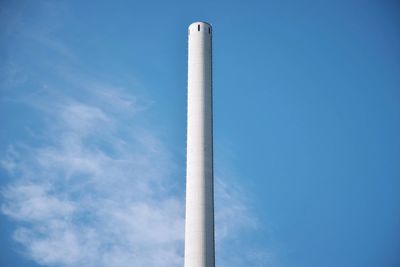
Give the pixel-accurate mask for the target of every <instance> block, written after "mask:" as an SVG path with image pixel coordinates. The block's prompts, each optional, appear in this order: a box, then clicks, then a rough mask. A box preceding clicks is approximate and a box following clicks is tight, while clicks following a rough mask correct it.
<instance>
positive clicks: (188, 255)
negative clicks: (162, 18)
mask: <svg viewBox="0 0 400 267" xmlns="http://www.w3.org/2000/svg"><path fill="white" fill-rule="evenodd" d="M211 40H212V28H211V25H210V24H208V23H205V22H195V23H192V24H191V25H190V26H189V60H188V117H187V162H186V221H185V222H186V224H185V267H214V266H215V259H214V258H215V255H214V253H215V252H214V184H213V183H214V182H213V180H214V179H213V133H212V132H213V130H212V129H213V123H212V42H211Z"/></svg>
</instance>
